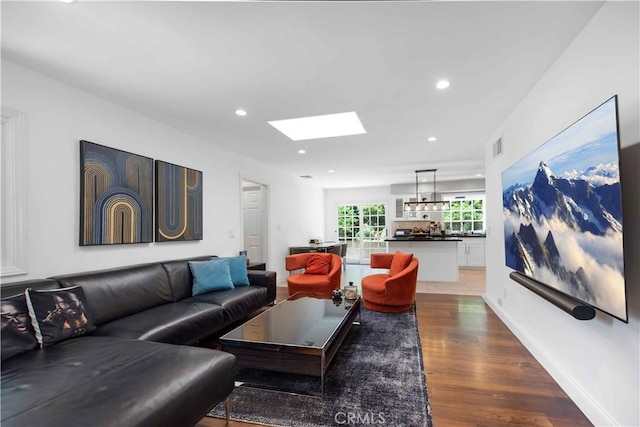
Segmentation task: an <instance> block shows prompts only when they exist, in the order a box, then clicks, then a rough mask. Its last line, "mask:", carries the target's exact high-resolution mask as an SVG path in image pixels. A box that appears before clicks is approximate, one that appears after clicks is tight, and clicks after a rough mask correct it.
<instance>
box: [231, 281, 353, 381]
mask: <svg viewBox="0 0 640 427" xmlns="http://www.w3.org/2000/svg"><path fill="white" fill-rule="evenodd" d="M359 315H360V297H358V298H356V299H355V300H353V301H345V300H344V299H343V300H340V301H336V300H330V299H323V298H320V297H318V296H316V295H314V294H311V293H303V292H298V293H296V294H295V295H292V296H291V297H289V298H287V299H286V300H284V301H282V302H280V303H279V304H277V305H275V306H274V307H272V308H270V309H269V310H267V311H265V312H263V313H261V314H259V315H258V316H256V317H254V318H253V319H251V320H249V321H247V322H246V323H244V324H242V325H240V326H239V327H237V328H235V329H233V330H232V331H230V332H229V333H227V334H225V335H223V336H222V337H221V338H220V344H221V346H222V350H223V351H227V352H229V353H232V354H234V355H235V356H236V359H237V362H236V365H237V366H239V367H243V368H253V369H264V370H269V371H276V372H286V373H292V374H303V375H313V376H319V377H321V383H322V385H323V387H324V375H325V372H326V371H327V368H328V367H329V364H330V363H331V361H332V360H333V358H334V356H335V355H336V353H337V352H338V349H339V348H340V345H341V344H342V342H343V340H344V338H345V336H346V335H347V333H348V332H349V329H350V328H351V325H352V324H353V323H354V321H355V320H356V318H358V319H359Z"/></svg>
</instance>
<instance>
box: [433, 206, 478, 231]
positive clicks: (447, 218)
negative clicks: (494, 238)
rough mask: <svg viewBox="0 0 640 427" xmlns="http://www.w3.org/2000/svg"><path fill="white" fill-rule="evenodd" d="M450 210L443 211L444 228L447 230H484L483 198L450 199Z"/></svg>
mask: <svg viewBox="0 0 640 427" xmlns="http://www.w3.org/2000/svg"><path fill="white" fill-rule="evenodd" d="M450 205H451V210H449V211H446V212H443V221H444V228H445V229H446V230H448V231H464V232H472V231H484V229H485V227H484V200H483V199H465V200H451V201H450Z"/></svg>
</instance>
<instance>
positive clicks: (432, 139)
mask: <svg viewBox="0 0 640 427" xmlns="http://www.w3.org/2000/svg"><path fill="white" fill-rule="evenodd" d="M436 139H437V138H436V137H435V136H430V137H429V138H427V141H429V142H433V141H435V140H436Z"/></svg>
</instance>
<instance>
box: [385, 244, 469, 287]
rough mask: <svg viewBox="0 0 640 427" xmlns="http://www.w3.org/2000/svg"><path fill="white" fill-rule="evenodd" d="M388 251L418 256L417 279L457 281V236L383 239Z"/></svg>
mask: <svg viewBox="0 0 640 427" xmlns="http://www.w3.org/2000/svg"><path fill="white" fill-rule="evenodd" d="M385 240H386V242H387V243H388V244H389V252H390V253H394V252H396V251H400V252H404V253H412V254H413V256H414V257H416V258H418V262H419V264H418V280H420V281H429V282H457V281H458V242H462V239H460V238H457V237H445V238H442V237H430V236H424V237H422V236H420V237H417V238H416V236H406V237H404V236H403V237H390V238H388V239H385Z"/></svg>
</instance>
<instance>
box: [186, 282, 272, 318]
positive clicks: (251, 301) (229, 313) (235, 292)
mask: <svg viewBox="0 0 640 427" xmlns="http://www.w3.org/2000/svg"><path fill="white" fill-rule="evenodd" d="M267 298H268V297H267V288H264V287H262V286H241V287H239V288H235V289H229V290H223V291H215V292H209V293H206V294H201V295H197V296H194V297H192V298H190V299H187V300H186V301H200V302H206V303H209V304H216V305H220V306H222V308H223V309H224V324H225V325H228V324H230V323H233V322H235V321H237V320H240V319H243V318H245V317H247V316H248V315H249V314H251V313H252V312H254V311H255V310H257V309H259V308H260V307H262V306H264V305H265V302H269V300H268V299H267Z"/></svg>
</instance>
